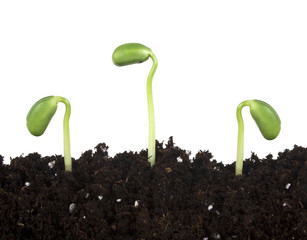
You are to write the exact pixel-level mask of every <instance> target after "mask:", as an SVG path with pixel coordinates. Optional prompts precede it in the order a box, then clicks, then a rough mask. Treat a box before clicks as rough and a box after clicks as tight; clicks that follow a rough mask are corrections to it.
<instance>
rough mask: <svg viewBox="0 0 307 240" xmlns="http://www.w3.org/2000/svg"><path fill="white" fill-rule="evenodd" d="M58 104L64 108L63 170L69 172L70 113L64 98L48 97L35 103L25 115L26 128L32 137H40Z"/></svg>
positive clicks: (70, 168) (68, 105)
mask: <svg viewBox="0 0 307 240" xmlns="http://www.w3.org/2000/svg"><path fill="white" fill-rule="evenodd" d="M58 102H62V103H64V104H65V106H66V111H65V115H64V121H63V132H64V163H65V170H66V171H71V170H72V167H71V155H70V136H69V118H70V113H71V107H70V103H69V101H68V100H67V99H66V98H63V97H57V96H49V97H45V98H42V99H40V100H39V101H37V102H36V103H35V104H34V105H33V107H32V108H31V109H30V111H29V113H28V115H27V127H28V130H29V131H30V133H31V134H32V135H34V136H41V135H42V134H43V133H44V132H45V130H46V129H47V127H48V125H49V122H50V121H51V119H52V117H53V115H54V114H55V112H56V110H57V107H58Z"/></svg>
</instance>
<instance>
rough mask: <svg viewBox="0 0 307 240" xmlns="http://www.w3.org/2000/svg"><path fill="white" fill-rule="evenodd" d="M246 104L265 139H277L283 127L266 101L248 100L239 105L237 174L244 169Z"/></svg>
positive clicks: (240, 173)
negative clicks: (243, 114) (243, 115)
mask: <svg viewBox="0 0 307 240" xmlns="http://www.w3.org/2000/svg"><path fill="white" fill-rule="evenodd" d="M245 106H249V107H250V113H251V115H252V117H253V119H254V120H255V122H256V124H257V126H258V128H259V130H260V132H261V134H262V136H263V137H264V138H265V139H267V140H273V139H275V138H276V137H277V136H278V134H279V132H280V127H281V122H280V119H279V116H278V114H277V113H276V111H275V110H274V109H273V108H272V107H271V106H270V105H269V104H267V103H266V102H263V101H260V100H247V101H244V102H242V103H240V104H239V106H238V107H237V120H238V145H237V161H236V175H242V169H243V146H244V124H243V118H242V108H243V107H245Z"/></svg>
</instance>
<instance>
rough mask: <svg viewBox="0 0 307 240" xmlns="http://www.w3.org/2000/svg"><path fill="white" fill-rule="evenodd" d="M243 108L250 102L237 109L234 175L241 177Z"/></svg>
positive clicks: (240, 105) (248, 101)
mask: <svg viewBox="0 0 307 240" xmlns="http://www.w3.org/2000/svg"><path fill="white" fill-rule="evenodd" d="M245 106H250V100H247V101H244V102H242V103H240V104H239V106H238V107H237V121H238V143H237V161H236V175H242V169H243V152H244V123H243V118H242V108H243V107H245Z"/></svg>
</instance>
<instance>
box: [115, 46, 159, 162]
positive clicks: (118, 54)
mask: <svg viewBox="0 0 307 240" xmlns="http://www.w3.org/2000/svg"><path fill="white" fill-rule="evenodd" d="M148 58H151V59H152V61H153V65H152V68H151V70H150V72H149V75H148V78H147V105H148V121H149V135H148V161H149V162H150V165H151V166H153V165H154V164H155V162H156V137H155V113H154V105H153V97H152V79H153V76H154V74H155V72H156V69H157V67H158V60H157V58H156V56H155V55H154V54H153V52H152V51H151V49H149V48H148V47H146V46H144V45H142V44H139V43H126V44H123V45H121V46H119V47H117V48H116V49H115V50H114V52H113V55H112V60H113V63H114V64H115V65H116V66H126V65H131V64H135V63H142V62H145V61H147V60H148Z"/></svg>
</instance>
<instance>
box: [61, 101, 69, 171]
mask: <svg viewBox="0 0 307 240" xmlns="http://www.w3.org/2000/svg"><path fill="white" fill-rule="evenodd" d="M58 101H59V102H62V103H64V104H65V107H66V110H65V115H64V120H63V133H64V164H65V171H70V172H71V171H72V166H71V165H72V164H71V154H70V134H69V118H70V113H71V106H70V103H69V101H68V100H67V99H66V98H64V97H58Z"/></svg>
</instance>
